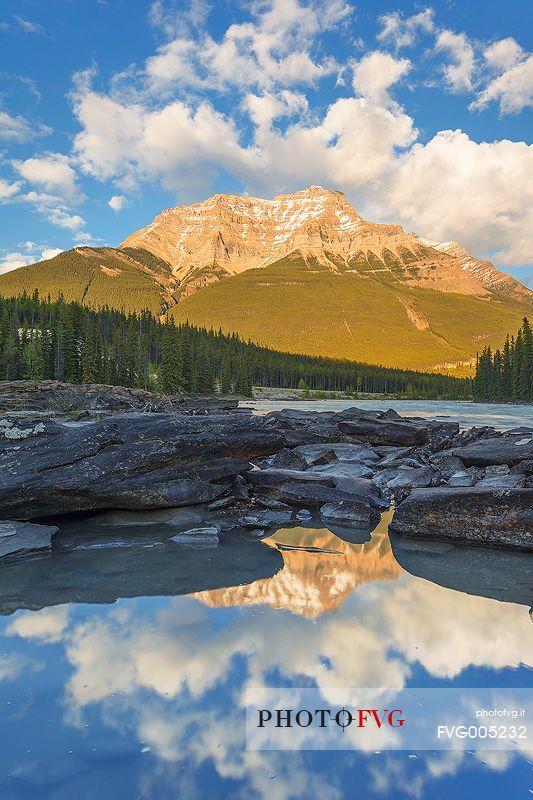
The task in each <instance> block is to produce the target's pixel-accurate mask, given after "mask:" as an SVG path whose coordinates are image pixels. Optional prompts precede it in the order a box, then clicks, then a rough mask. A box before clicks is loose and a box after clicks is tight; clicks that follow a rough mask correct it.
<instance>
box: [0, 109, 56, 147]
mask: <svg viewBox="0 0 533 800" xmlns="http://www.w3.org/2000/svg"><path fill="white" fill-rule="evenodd" d="M51 132H52V129H51V128H49V127H47V126H46V125H42V124H41V123H34V124H33V125H32V124H31V123H30V122H29V121H28V120H27V119H26V118H25V117H22V116H17V117H13V116H11V114H8V113H7V111H0V140H5V141H8V142H14V143H17V144H18V143H20V142H29V141H30V140H31V139H35V138H36V137H37V136H48V134H50V133H51Z"/></svg>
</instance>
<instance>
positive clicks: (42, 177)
mask: <svg viewBox="0 0 533 800" xmlns="http://www.w3.org/2000/svg"><path fill="white" fill-rule="evenodd" d="M13 168H14V169H15V171H16V172H18V174H19V175H20V176H21V177H22V178H24V179H25V180H27V181H28V182H29V183H32V184H34V185H35V186H39V187H42V188H43V189H45V190H46V191H47V192H50V193H54V192H55V193H57V194H58V195H60V196H61V197H64V198H65V199H66V200H68V201H71V202H72V201H76V200H79V199H82V197H81V192H80V189H79V186H78V184H77V180H76V173H75V171H74V170H73V169H72V167H71V165H70V159H69V158H68V156H65V155H63V154H61V153H45V154H43V155H41V156H35V157H32V158H27V159H26V160H24V161H18V160H17V161H13Z"/></svg>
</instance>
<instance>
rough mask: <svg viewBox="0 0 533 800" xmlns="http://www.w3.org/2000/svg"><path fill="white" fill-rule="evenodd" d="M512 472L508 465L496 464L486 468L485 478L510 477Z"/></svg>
mask: <svg viewBox="0 0 533 800" xmlns="http://www.w3.org/2000/svg"><path fill="white" fill-rule="evenodd" d="M510 472H511V470H510V469H509V466H508V465H507V464H495V465H492V466H489V467H486V469H485V474H484V476H483V477H484V478H496V477H498V476H500V475H509V474H510Z"/></svg>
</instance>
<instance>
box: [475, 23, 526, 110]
mask: <svg viewBox="0 0 533 800" xmlns="http://www.w3.org/2000/svg"><path fill="white" fill-rule="evenodd" d="M484 57H485V61H486V63H487V65H488V66H489V68H490V69H491V70H492V72H493V75H492V76H491V79H490V80H489V82H488V83H487V85H486V86H485V88H484V89H483V90H482V91H481V92H480V93H479V94H478V96H477V97H476V99H475V100H474V102H473V103H471V105H470V107H471V108H473V109H484V108H486V107H487V106H488V105H489V104H490V103H492V102H496V103H498V104H499V108H500V113H501V114H517V113H519V112H520V111H522V109H524V108H527V107H530V106H533V55H531V54H528V53H525V52H524V50H522V48H521V47H520V45H519V44H518V43H517V42H516V41H515V40H514V39H512V38H507V39H501V40H500V41H498V42H495V43H494V44H493V45H491V46H490V47H488V48H487V49H486V50H485V52H484ZM494 73H496V75H494Z"/></svg>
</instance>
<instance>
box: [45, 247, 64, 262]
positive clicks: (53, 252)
mask: <svg viewBox="0 0 533 800" xmlns="http://www.w3.org/2000/svg"><path fill="white" fill-rule="evenodd" d="M63 252H64V250H62V249H61V248H60V247H45V249H44V250H43V251H42V253H41V261H47V260H48V259H49V258H55V256H58V255H59V254H60V253H63Z"/></svg>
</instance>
